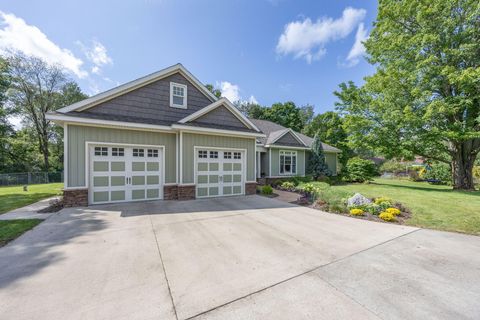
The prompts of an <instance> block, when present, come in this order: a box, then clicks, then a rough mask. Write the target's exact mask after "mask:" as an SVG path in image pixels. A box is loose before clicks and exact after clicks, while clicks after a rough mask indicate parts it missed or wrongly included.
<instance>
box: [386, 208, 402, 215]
mask: <svg viewBox="0 0 480 320" xmlns="http://www.w3.org/2000/svg"><path fill="white" fill-rule="evenodd" d="M385 212H388V213H391V214H393V215H394V216H398V215H399V214H400V210H398V209H397V208H387V209H385Z"/></svg>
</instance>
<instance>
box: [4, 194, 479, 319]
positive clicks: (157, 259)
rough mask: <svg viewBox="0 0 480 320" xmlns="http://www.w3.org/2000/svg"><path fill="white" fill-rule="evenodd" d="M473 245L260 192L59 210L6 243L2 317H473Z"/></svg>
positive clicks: (474, 240)
mask: <svg viewBox="0 0 480 320" xmlns="http://www.w3.org/2000/svg"><path fill="white" fill-rule="evenodd" d="M479 253H480V238H479V237H474V236H467V235H461V234H454V233H445V232H437V231H430V230H419V229H416V228H410V227H402V226H396V225H389V224H382V223H375V222H367V221H362V220H357V219H351V218H347V217H342V216H338V215H333V214H326V213H322V212H320V211H316V210H312V209H308V208H303V207H298V206H294V205H291V204H287V203H283V202H280V201H277V200H274V199H268V198H263V197H258V196H249V197H235V198H225V199H211V200H197V201H185V202H175V201H163V202H162V201H158V202H145V203H134V204H122V205H108V206H96V207H89V208H81V209H78V208H77V209H75V208H72V209H64V210H62V211H61V212H60V213H59V214H56V215H53V216H51V217H50V218H49V219H47V220H46V221H45V222H43V223H42V224H40V225H39V226H38V227H36V228H35V229H34V230H32V231H30V232H27V233H26V234H25V235H24V236H22V237H20V238H19V239H17V240H16V241H14V242H12V243H10V244H9V245H7V246H6V247H3V248H1V249H0V317H1V318H2V319H36V320H41V319H117V320H118V319H167V320H168V319H190V318H194V319H350V318H355V319H478V318H480V304H479V303H478V301H480V254H479Z"/></svg>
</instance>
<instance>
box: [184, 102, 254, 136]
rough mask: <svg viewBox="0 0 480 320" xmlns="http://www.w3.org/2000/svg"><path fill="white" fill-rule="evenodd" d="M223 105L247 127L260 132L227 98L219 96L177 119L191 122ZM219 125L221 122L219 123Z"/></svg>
mask: <svg viewBox="0 0 480 320" xmlns="http://www.w3.org/2000/svg"><path fill="white" fill-rule="evenodd" d="M220 106H224V107H226V108H227V109H228V110H229V111H230V112H231V113H232V114H233V115H234V116H235V117H237V119H238V120H240V121H241V122H242V123H243V124H244V125H245V126H246V127H247V128H250V129H252V130H255V131H257V132H260V129H258V128H257V126H256V125H255V124H254V123H252V122H251V121H250V119H248V118H247V117H246V116H245V115H244V114H243V113H241V112H240V110H238V109H237V108H236V107H235V106H234V105H233V104H232V103H231V102H230V101H229V100H228V99H227V98H224V97H222V98H220V99H219V100H217V101H215V102H214V103H212V104H210V105H208V106H206V107H205V108H203V109H200V110H198V111H197V112H194V113H192V114H190V115H188V116H187V117H185V118H183V119H181V120H179V121H178V122H179V123H188V122H192V121H193V120H195V119H198V118H200V117H202V116H203V115H206V114H207V113H209V112H211V111H213V110H215V109H216V108H218V107H220ZM219 125H221V124H219Z"/></svg>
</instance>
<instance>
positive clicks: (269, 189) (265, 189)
mask: <svg viewBox="0 0 480 320" xmlns="http://www.w3.org/2000/svg"><path fill="white" fill-rule="evenodd" d="M261 192H262V194H265V195H269V194H272V193H273V188H272V187H271V186H269V185H266V186H263V187H262V191H261Z"/></svg>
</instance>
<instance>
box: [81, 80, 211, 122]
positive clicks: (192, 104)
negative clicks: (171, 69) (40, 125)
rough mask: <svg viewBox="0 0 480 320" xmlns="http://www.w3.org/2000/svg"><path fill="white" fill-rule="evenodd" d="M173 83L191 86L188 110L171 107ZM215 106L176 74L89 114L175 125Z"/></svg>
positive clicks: (116, 98) (132, 92)
mask: <svg viewBox="0 0 480 320" xmlns="http://www.w3.org/2000/svg"><path fill="white" fill-rule="evenodd" d="M170 82H175V83H179V84H184V85H187V109H180V108H172V107H170ZM211 103H212V101H211V100H210V99H209V98H207V97H206V96H205V94H203V93H202V92H201V91H200V90H198V89H197V88H196V87H195V86H194V85H193V84H192V83H191V82H190V81H188V80H187V79H186V78H185V77H184V76H183V75H181V74H180V73H175V74H173V75H171V76H168V77H166V78H163V79H160V80H158V81H156V82H153V83H150V84H148V85H146V86H143V87H141V88H138V89H135V90H133V91H130V92H128V93H125V94H123V95H121V96H118V97H115V98H113V99H111V100H109V101H106V102H103V103H101V104H99V105H97V106H95V107H92V108H89V109H87V110H86V111H88V113H93V114H107V115H115V116H126V117H128V116H131V117H135V118H145V119H154V120H162V121H166V122H170V123H174V122H177V121H179V120H180V119H183V118H185V117H186V116H188V115H190V114H192V113H194V112H196V111H198V110H200V109H202V108H204V107H206V106H207V105H209V104H211Z"/></svg>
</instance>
